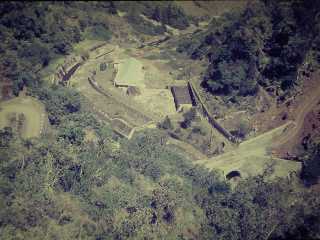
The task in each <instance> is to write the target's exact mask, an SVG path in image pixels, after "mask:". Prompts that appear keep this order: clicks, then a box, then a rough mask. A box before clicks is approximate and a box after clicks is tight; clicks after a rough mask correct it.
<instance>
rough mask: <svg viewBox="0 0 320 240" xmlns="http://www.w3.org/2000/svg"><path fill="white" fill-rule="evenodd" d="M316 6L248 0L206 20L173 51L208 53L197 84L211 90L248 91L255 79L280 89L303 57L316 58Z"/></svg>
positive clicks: (292, 78) (198, 55) (290, 79)
mask: <svg viewBox="0 0 320 240" xmlns="http://www.w3.org/2000/svg"><path fill="white" fill-rule="evenodd" d="M319 12H320V5H319V2H318V1H298V2H296V1H295V2H279V1H261V2H260V1H253V2H251V3H250V4H249V5H248V6H247V8H245V10H244V11H243V12H240V13H239V12H234V13H228V14H226V15H224V16H223V17H221V18H218V19H214V20H212V22H211V23H210V26H209V29H208V30H207V31H206V32H200V33H196V34H194V35H193V36H192V37H191V38H190V39H189V40H186V41H184V42H183V43H182V44H181V45H180V46H179V47H178V51H180V52H187V53H188V54H189V55H190V56H191V57H192V58H193V59H198V58H202V57H207V58H208V60H209V66H208V69H207V72H206V74H205V76H204V79H203V86H204V87H205V88H206V89H208V90H209V91H211V92H212V93H215V94H223V95H234V96H237V95H240V96H246V95H254V94H255V93H256V92H257V89H258V85H260V86H262V87H265V88H266V89H269V90H270V89H278V90H281V91H284V92H285V93H286V91H287V90H288V89H290V88H292V87H293V86H294V84H298V83H297V82H296V81H295V80H296V78H297V69H298V67H299V66H300V65H301V64H302V63H303V62H304V61H305V62H308V63H309V64H313V63H315V64H317V63H318V62H319V61H320V52H319V39H320V35H319V27H320V25H319V21H317V16H319ZM307 56H308V59H306V57H307ZM311 60H313V63H312V62H311Z"/></svg>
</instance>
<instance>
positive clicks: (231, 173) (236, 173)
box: [226, 171, 241, 180]
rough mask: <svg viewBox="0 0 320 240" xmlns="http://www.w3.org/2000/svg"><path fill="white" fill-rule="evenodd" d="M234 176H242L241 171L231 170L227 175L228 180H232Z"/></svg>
mask: <svg viewBox="0 0 320 240" xmlns="http://www.w3.org/2000/svg"><path fill="white" fill-rule="evenodd" d="M234 177H241V174H240V172H239V171H231V172H229V173H228V174H227V175H226V178H227V180H230V179H232V178H234Z"/></svg>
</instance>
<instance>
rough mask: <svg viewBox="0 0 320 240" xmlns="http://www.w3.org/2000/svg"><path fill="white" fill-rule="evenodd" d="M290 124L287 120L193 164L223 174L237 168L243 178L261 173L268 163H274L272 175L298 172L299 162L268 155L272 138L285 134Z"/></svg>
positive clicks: (282, 175) (280, 175) (283, 175)
mask: <svg viewBox="0 0 320 240" xmlns="http://www.w3.org/2000/svg"><path fill="white" fill-rule="evenodd" d="M291 125H292V122H287V123H286V124H284V125H282V126H280V127H278V128H275V129H273V130H271V131H268V132H266V133H264V134H261V135H259V136H257V137H255V138H252V139H249V140H248V141H244V142H242V143H240V144H239V146H238V147H237V148H235V149H234V150H231V151H228V152H226V153H224V154H221V155H219V156H216V157H213V158H209V159H202V160H199V161H196V162H195V164H203V165H204V166H205V167H207V168H209V169H217V170H220V171H222V172H223V174H227V173H229V172H230V171H234V170H237V171H240V173H241V176H242V177H244V178H246V177H249V176H255V175H257V174H262V173H263V171H264V169H266V168H267V166H268V165H270V164H273V165H274V173H273V175H272V177H276V176H278V177H285V176H287V175H288V174H289V173H290V172H298V171H299V170H300V168H301V163H299V162H293V161H286V160H283V159H279V158H274V157H272V156H270V146H271V145H272V143H273V142H274V139H277V138H279V137H280V136H281V135H283V134H286V132H287V131H288V129H289V128H290V126H291Z"/></svg>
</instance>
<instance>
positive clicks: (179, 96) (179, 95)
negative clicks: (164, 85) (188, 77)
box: [171, 85, 193, 112]
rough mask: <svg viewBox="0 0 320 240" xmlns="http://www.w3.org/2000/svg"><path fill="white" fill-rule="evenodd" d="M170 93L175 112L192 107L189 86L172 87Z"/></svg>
mask: <svg viewBox="0 0 320 240" xmlns="http://www.w3.org/2000/svg"><path fill="white" fill-rule="evenodd" d="M171 92H172V95H173V98H174V103H175V106H176V109H177V112H180V111H184V110H185V109H189V108H191V107H192V106H193V101H192V92H191V89H190V87H189V85H185V86H172V87H171Z"/></svg>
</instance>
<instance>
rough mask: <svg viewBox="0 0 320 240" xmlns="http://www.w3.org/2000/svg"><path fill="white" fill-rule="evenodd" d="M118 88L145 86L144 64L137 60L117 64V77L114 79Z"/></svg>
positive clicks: (127, 60)
mask: <svg viewBox="0 0 320 240" xmlns="http://www.w3.org/2000/svg"><path fill="white" fill-rule="evenodd" d="M114 85H115V86H116V87H129V86H131V87H141V86H144V70H143V64H142V63H141V62H140V61H139V60H137V59H135V58H128V59H125V60H124V61H122V62H120V63H119V64H117V75H116V77H115V79H114Z"/></svg>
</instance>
